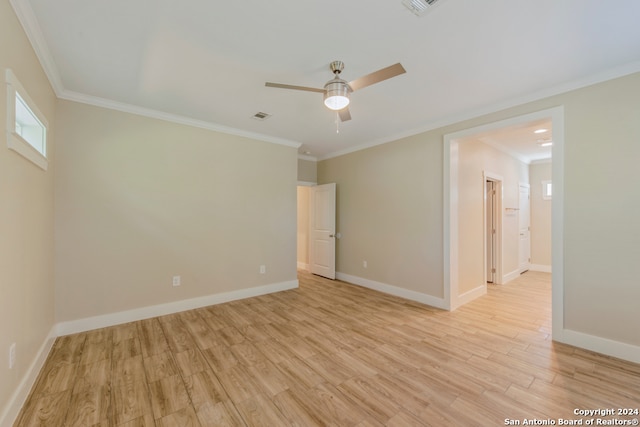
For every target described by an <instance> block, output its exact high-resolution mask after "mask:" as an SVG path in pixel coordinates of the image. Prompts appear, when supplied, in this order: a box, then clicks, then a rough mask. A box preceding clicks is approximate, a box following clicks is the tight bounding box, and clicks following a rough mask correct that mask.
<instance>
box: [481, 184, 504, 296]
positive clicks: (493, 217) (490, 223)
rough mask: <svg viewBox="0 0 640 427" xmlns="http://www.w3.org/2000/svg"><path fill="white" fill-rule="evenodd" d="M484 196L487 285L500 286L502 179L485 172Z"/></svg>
mask: <svg viewBox="0 0 640 427" xmlns="http://www.w3.org/2000/svg"><path fill="white" fill-rule="evenodd" d="M484 175H485V194H484V217H485V230H484V241H485V250H484V260H485V262H484V265H485V274H484V276H485V277H486V281H487V283H493V284H500V283H501V282H502V280H501V277H502V268H501V265H502V247H501V245H500V243H501V240H502V218H501V215H500V212H501V200H500V197H498V195H499V194H501V193H502V177H500V176H498V175H496V174H493V173H487V172H485V174H484Z"/></svg>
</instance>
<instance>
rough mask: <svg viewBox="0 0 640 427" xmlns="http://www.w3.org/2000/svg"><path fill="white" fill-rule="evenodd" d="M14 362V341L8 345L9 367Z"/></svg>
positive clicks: (12, 365) (13, 364)
mask: <svg viewBox="0 0 640 427" xmlns="http://www.w3.org/2000/svg"><path fill="white" fill-rule="evenodd" d="M15 364H16V343H13V344H11V346H10V347H9V369H13V367H14V366H15Z"/></svg>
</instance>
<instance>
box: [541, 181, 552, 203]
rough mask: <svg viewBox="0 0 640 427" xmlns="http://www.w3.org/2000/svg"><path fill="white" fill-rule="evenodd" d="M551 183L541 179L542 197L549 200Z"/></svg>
mask: <svg viewBox="0 0 640 427" xmlns="http://www.w3.org/2000/svg"><path fill="white" fill-rule="evenodd" d="M552 191H553V185H552V184H551V181H542V199H543V200H551V196H552Z"/></svg>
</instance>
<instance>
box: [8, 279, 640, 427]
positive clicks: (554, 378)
mask: <svg viewBox="0 0 640 427" xmlns="http://www.w3.org/2000/svg"><path fill="white" fill-rule="evenodd" d="M549 279H550V275H549V274H546V273H537V272H528V273H526V274H523V275H521V276H520V277H519V278H517V279H515V280H514V281H513V282H512V283H509V284H507V285H500V286H497V285H490V286H488V291H487V295H485V296H483V297H481V298H478V299H477V300H475V301H473V302H471V303H469V304H467V305H465V306H462V307H460V308H458V309H457V310H455V311H454V312H447V311H443V310H439V309H435V308H432V307H428V306H425V305H422V304H419V303H416V302H412V301H407V300H403V299H402V298H399V297H395V296H391V295H385V294H382V293H380V292H376V291H371V290H369V289H365V288H362V287H358V286H352V285H349V284H346V283H343V282H340V281H330V280H326V279H324V278H320V277H318V276H313V275H310V274H308V273H305V272H300V275H299V284H300V286H299V288H297V289H292V290H288V291H283V292H279V293H274V294H269V295H262V296H259V297H255V298H249V299H246V300H238V301H232V302H229V303H225V304H220V305H216V306H211V307H204V308H199V309H196V310H189V311H185V312H181V313H174V314H170V315H167V316H161V317H157V318H153V319H146V320H141V321H137V322H131V323H126V324H123V325H118V326H114V327H111V328H102V329H98V330H94V331H88V332H83V333H79V334H74V335H69V336H64V337H59V338H58V339H57V340H56V342H55V343H54V345H53V348H52V350H51V352H50V354H49V356H48V358H47V360H46V362H45V364H44V366H43V368H42V370H41V372H40V373H39V375H38V378H37V380H36V382H35V385H34V388H33V390H32V391H31V394H30V396H29V398H28V400H27V402H26V403H25V405H24V407H23V409H22V411H21V414H20V415H19V417H18V420H17V422H16V423H15V425H14V427H23V426H41V425H46V426H65V425H67V426H75V425H78V426H90V427H123V426H124V427H151V426H154V427H155V426H160V427H168V426H205V427H206V426H233V427H236V426H241V427H242V426H263V425H268V426H289V425H291V426H294V425H295V426H305V427H306V426H325V425H326V426H340V427H343V426H361V427H381V426H384V425H387V426H393V425H396V426H412V425H416V426H475V425H478V426H487V425H504V420H505V419H507V418H509V419H514V418H515V419H524V417H527V418H533V417H536V418H538V419H547V418H551V419H558V418H560V417H562V418H571V417H572V416H573V412H572V411H573V410H574V408H607V407H622V406H629V407H635V406H637V402H638V401H640V365H638V364H634V363H629V362H625V361H622V360H619V359H615V358H612V357H608V356H603V355H600V354H597V353H593V352H590V351H587V350H581V349H577V348H575V347H572V346H569V345H565V344H560V343H557V342H553V341H552V340H551V336H550V331H551V285H550V281H549Z"/></svg>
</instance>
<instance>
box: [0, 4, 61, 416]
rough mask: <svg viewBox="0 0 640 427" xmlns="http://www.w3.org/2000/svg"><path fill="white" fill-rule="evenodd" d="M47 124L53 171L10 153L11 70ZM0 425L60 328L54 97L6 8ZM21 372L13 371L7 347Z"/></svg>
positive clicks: (0, 56)
mask: <svg viewBox="0 0 640 427" xmlns="http://www.w3.org/2000/svg"><path fill="white" fill-rule="evenodd" d="M7 68H11V69H12V70H13V72H14V74H15V75H16V77H17V78H18V79H19V80H20V82H21V83H22V85H23V86H24V88H25V90H26V91H27V92H28V94H29V96H30V97H31V98H32V99H33V100H34V102H35V103H36V104H37V107H38V109H39V110H40V111H41V112H42V113H43V114H44V115H45V117H46V119H47V121H48V122H49V129H48V130H49V133H48V139H47V143H48V147H49V160H50V163H49V169H48V170H47V171H43V170H42V169H40V168H39V167H37V166H36V165H34V164H33V163H31V162H30V161H28V160H27V159H25V158H24V157H22V156H20V155H19V154H17V153H16V152H14V151H12V150H9V149H8V148H7V136H6V132H5V129H6V122H7V102H6V99H7V91H6V85H5V84H4V82H5V69H7ZM0 72H1V78H2V88H1V89H0V128H1V129H2V132H1V133H0V236H2V237H1V238H0V271H1V272H2V279H1V280H0V423H1V422H2V417H3V415H4V414H5V413H6V411H8V410H9V404H10V401H11V397H12V395H13V393H14V392H15V391H16V390H18V385H19V384H20V382H21V381H22V380H23V378H24V377H25V376H26V375H27V373H28V371H29V367H30V365H31V364H32V363H33V362H34V360H35V358H36V357H37V355H38V352H39V349H40V348H41V346H42V345H43V343H44V342H45V339H46V337H47V336H48V335H49V333H50V331H51V330H52V327H53V324H54V284H53V269H54V267H53V262H54V258H53V175H54V169H55V167H56V162H55V158H54V156H53V151H54V147H55V139H56V136H55V133H56V132H55V125H54V123H55V96H54V93H53V91H52V89H51V87H50V85H49V83H48V80H47V78H46V76H45V74H44V73H43V71H42V68H41V67H40V64H39V63H38V61H37V59H36V57H35V54H34V53H33V50H32V49H31V45H30V44H29V41H28V40H27V38H26V36H25V34H24V32H23V31H22V27H21V26H20V24H19V22H18V20H17V18H16V16H15V14H14V12H13V9H12V8H11V6H10V5H9V2H8V1H7V0H2V1H0ZM14 342H15V343H16V356H17V359H16V365H15V367H14V368H13V369H12V370H9V346H10V345H11V343H14Z"/></svg>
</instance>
